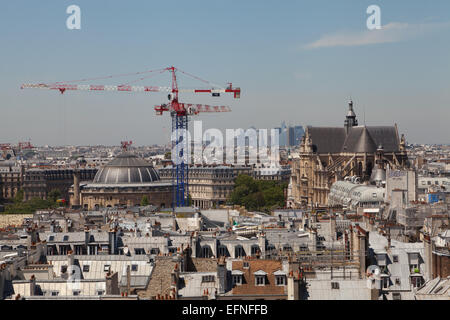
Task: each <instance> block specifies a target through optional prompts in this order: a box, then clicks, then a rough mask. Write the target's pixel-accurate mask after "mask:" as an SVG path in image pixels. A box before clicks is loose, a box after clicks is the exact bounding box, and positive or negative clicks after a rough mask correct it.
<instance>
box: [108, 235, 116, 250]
mask: <svg viewBox="0 0 450 320" xmlns="http://www.w3.org/2000/svg"><path fill="white" fill-rule="evenodd" d="M108 239H109V254H117V230H116V229H110V230H109V232H108Z"/></svg>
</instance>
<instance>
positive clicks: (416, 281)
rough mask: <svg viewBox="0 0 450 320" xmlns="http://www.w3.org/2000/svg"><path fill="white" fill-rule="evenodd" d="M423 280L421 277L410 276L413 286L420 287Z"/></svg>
mask: <svg viewBox="0 0 450 320" xmlns="http://www.w3.org/2000/svg"><path fill="white" fill-rule="evenodd" d="M423 283H424V281H423V278H422V277H411V284H412V285H413V287H414V288H420V287H421V286H422V285H423Z"/></svg>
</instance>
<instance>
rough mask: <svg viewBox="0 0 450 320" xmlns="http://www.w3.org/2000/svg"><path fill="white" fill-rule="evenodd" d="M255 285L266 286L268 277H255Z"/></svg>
mask: <svg viewBox="0 0 450 320" xmlns="http://www.w3.org/2000/svg"><path fill="white" fill-rule="evenodd" d="M255 284H256V285H257V286H264V285H265V284H266V276H255Z"/></svg>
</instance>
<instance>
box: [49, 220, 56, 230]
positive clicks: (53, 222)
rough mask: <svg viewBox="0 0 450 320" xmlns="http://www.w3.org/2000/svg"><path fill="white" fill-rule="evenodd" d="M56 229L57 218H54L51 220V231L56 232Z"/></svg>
mask: <svg viewBox="0 0 450 320" xmlns="http://www.w3.org/2000/svg"><path fill="white" fill-rule="evenodd" d="M55 230H56V229H55V220H52V222H50V232H56V231H55Z"/></svg>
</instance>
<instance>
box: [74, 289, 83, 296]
mask: <svg viewBox="0 0 450 320" xmlns="http://www.w3.org/2000/svg"><path fill="white" fill-rule="evenodd" d="M80 293H81V291H80V290H73V291H72V294H73V295H74V296H79V295H80Z"/></svg>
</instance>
